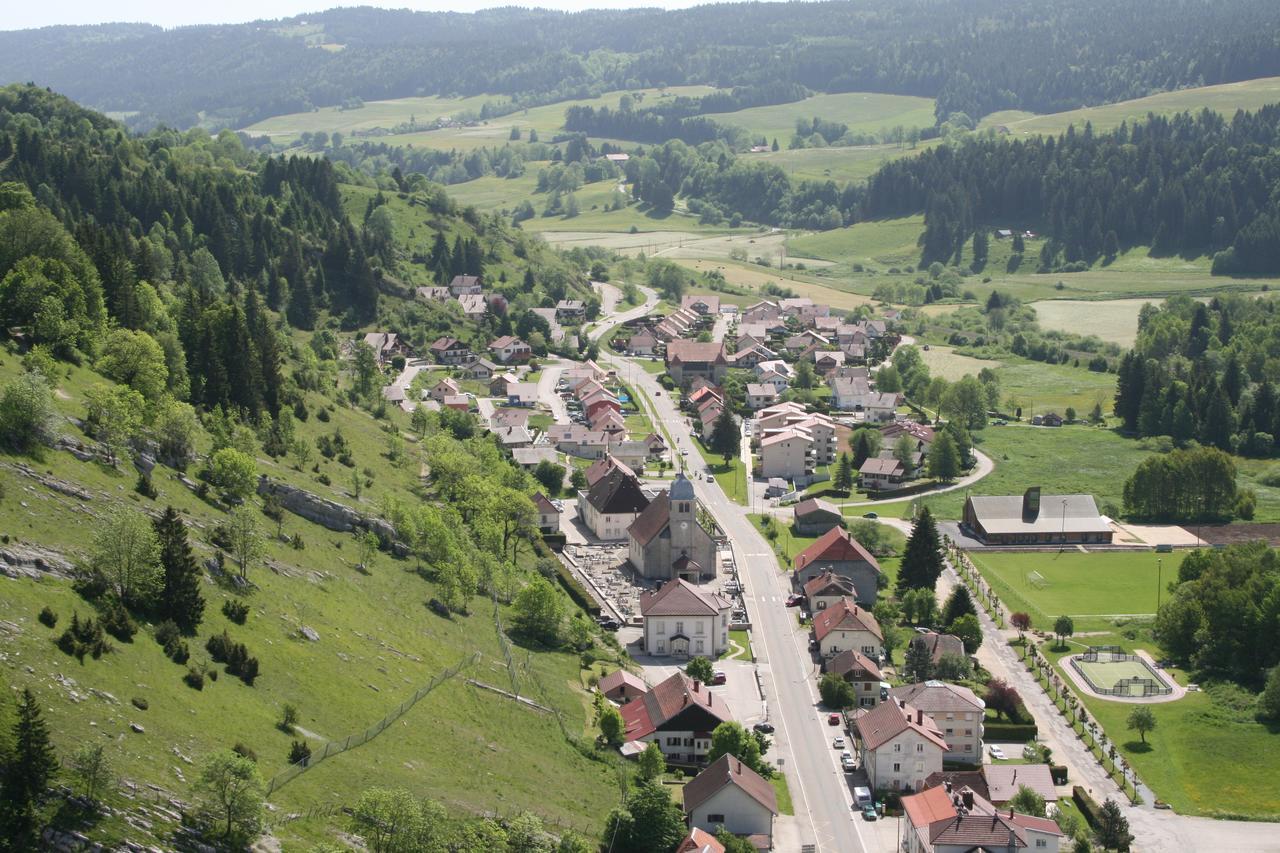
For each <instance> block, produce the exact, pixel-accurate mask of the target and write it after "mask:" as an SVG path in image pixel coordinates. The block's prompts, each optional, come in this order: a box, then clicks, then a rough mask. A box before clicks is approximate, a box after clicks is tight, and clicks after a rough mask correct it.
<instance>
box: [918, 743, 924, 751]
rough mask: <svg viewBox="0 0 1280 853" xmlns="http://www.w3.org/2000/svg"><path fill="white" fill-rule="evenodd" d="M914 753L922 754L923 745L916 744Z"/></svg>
mask: <svg viewBox="0 0 1280 853" xmlns="http://www.w3.org/2000/svg"><path fill="white" fill-rule="evenodd" d="M916 752H924V744H922V743H918V744H916Z"/></svg>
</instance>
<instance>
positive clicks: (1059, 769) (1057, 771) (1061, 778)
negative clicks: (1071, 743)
mask: <svg viewBox="0 0 1280 853" xmlns="http://www.w3.org/2000/svg"><path fill="white" fill-rule="evenodd" d="M1049 775H1050V776H1052V777H1053V784H1055V785H1065V784H1067V768H1066V765H1063V764H1054V765H1052V766H1050V767H1049Z"/></svg>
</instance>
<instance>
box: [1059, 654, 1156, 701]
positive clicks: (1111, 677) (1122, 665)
mask: <svg viewBox="0 0 1280 853" xmlns="http://www.w3.org/2000/svg"><path fill="white" fill-rule="evenodd" d="M1077 664H1078V665H1079V667H1080V671H1081V672H1083V673H1084V676H1085V678H1087V679H1089V682H1090V683H1091V684H1093V686H1094V687H1099V688H1102V689H1103V690H1109V689H1111V688H1112V687H1114V686H1115V685H1116V683H1117V682H1119V681H1120V680H1122V679H1126V678H1150V679H1152V680H1153V681H1155V682H1156V683H1160V682H1161V681H1163V679H1160V678H1158V677H1156V675H1155V674H1154V673H1152V671H1151V669H1150V668H1148V667H1147V665H1146V664H1145V663H1143V662H1142V661H1140V660H1117V661H1110V660H1108V661H1103V660H1096V661H1085V660H1080V661H1077ZM1136 695H1138V696H1141V695H1142V691H1141V690H1140V689H1139V690H1138V691H1137V694H1136Z"/></svg>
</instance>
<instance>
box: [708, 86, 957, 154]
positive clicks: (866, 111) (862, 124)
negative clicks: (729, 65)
mask: <svg viewBox="0 0 1280 853" xmlns="http://www.w3.org/2000/svg"><path fill="white" fill-rule="evenodd" d="M814 116H817V117H819V118H821V119H824V120H826V121H831V122H839V123H841V124H846V125H848V126H849V129H850V130H851V131H854V132H855V133H875V132H877V131H880V130H886V129H889V128H892V127H895V126H902V127H904V128H907V129H910V128H913V127H916V128H923V127H932V126H933V125H934V123H935V118H934V115H933V100H932V99H931V98H916V97H911V96H908V95H883V94H876V93H873V92H840V93H838V94H833V95H814V96H813V97H809V98H805V99H804V100H801V101H791V102H790V103H786V104H771V105H769V106H763V107H750V108H748V109H745V110H737V111H735V112H731V113H708V114H707V118H710V119H712V120H714V121H717V122H719V123H721V124H729V125H736V126H738V127H742V128H745V129H746V130H747V131H748V132H749V133H750V134H751V136H752V138H758V137H761V136H763V137H764V138H766V139H768V140H769V141H770V142H772V141H773V140H774V139H777V140H778V144H779V145H781V146H782V147H783V148H786V147H787V144H788V142H789V141H790V139H791V137H792V136H793V135H794V134H795V132H796V120H797V119H801V118H803V119H806V120H808V119H812V118H813V117H814Z"/></svg>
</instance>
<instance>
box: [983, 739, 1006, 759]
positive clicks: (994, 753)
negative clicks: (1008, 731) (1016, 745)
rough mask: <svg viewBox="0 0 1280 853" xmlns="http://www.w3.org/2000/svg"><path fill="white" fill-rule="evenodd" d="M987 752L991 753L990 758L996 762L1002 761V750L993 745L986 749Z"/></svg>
mask: <svg viewBox="0 0 1280 853" xmlns="http://www.w3.org/2000/svg"><path fill="white" fill-rule="evenodd" d="M987 752H989V753H991V757H992V758H994V759H995V760H996V761H1004V750H1003V749H1001V748H1000V747H998V746H996V745H995V744H994V743H993V744H991V745H990V746H988V747H987Z"/></svg>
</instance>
